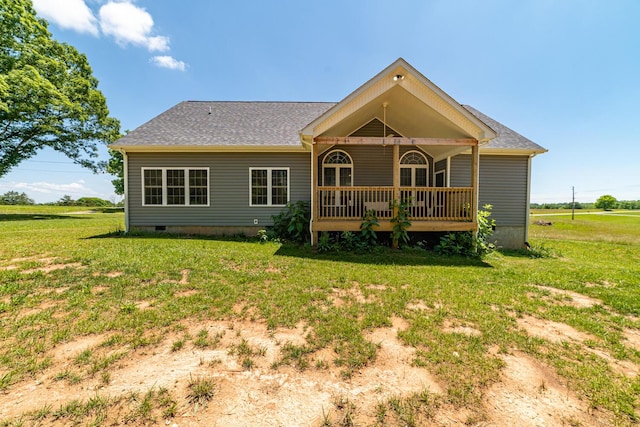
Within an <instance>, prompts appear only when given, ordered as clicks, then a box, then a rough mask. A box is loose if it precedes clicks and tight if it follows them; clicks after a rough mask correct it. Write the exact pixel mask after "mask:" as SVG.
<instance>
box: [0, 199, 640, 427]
mask: <svg viewBox="0 0 640 427" xmlns="http://www.w3.org/2000/svg"><path fill="white" fill-rule="evenodd" d="M34 209H41V210H37V211H34ZM79 210H84V209H78V208H74V209H71V212H74V211H79ZM69 211H70V210H69V209H68V208H66V209H65V208H59V209H56V208H46V209H42V208H13V207H2V206H0V324H1V325H2V328H1V330H0V393H2V392H3V391H4V392H7V393H10V392H11V389H12V387H15V386H16V385H17V384H20V383H21V382H23V381H26V380H29V379H30V378H35V377H36V376H37V375H38V373H40V372H43V371H44V370H46V369H47V368H48V367H49V366H51V365H52V363H53V361H52V358H51V356H50V350H51V349H52V348H53V347H55V346H56V345H59V344H60V343H64V342H68V341H72V340H74V339H75V338H77V337H81V336H88V335H92V334H102V333H105V332H108V333H109V334H110V337H111V338H110V340H109V341H108V342H105V343H103V346H105V347H106V348H108V349H110V350H112V351H111V352H110V353H105V354H110V356H109V357H107V356H104V355H100V356H99V355H98V354H87V355H85V356H84V358H81V357H80V356H81V355H79V356H78V357H79V359H80V360H78V361H77V368H75V369H74V370H73V371H69V372H61V373H60V375H61V378H67V379H68V380H69V378H75V379H76V380H77V381H81V380H82V378H84V377H87V376H94V375H101V376H102V377H103V378H104V379H105V381H106V382H108V379H109V373H110V372H111V370H112V369H114V368H113V366H114V364H115V363H116V362H117V360H118V359H119V358H122V357H126V356H127V355H128V354H133V353H134V352H136V351H139V349H145V348H149V349H151V348H153V347H154V346H156V345H157V344H158V343H159V342H160V341H161V340H162V339H163V336H165V335H166V334H167V332H169V331H176V325H177V324H178V322H179V321H181V320H183V319H195V320H198V319H200V320H204V319H228V318H234V317H237V318H247V319H263V320H265V321H266V323H267V325H268V326H269V327H271V328H275V327H279V326H288V327H294V326H295V325H297V324H299V323H300V322H302V323H303V324H304V325H306V327H307V328H308V331H309V332H308V336H307V344H306V345H304V346H299V347H295V346H291V347H287V348H286V351H283V354H282V359H281V364H282V365H291V366H296V367H298V368H299V369H316V367H314V366H313V364H312V360H313V359H312V355H313V354H314V352H317V351H319V350H320V349H324V348H328V349H331V350H333V351H334V352H335V359H333V361H332V362H331V365H330V366H329V367H328V368H329V369H334V370H336V372H339V373H340V376H341V377H343V378H350V377H351V376H353V375H355V374H356V373H357V372H358V370H359V369H361V368H362V367H364V366H367V365H368V364H370V363H373V361H375V358H376V353H377V350H378V347H377V345H376V343H373V342H370V341H368V340H367V339H366V338H365V335H366V333H367V331H371V330H372V329H374V328H378V327H384V326H390V325H391V319H392V318H393V317H400V318H402V319H404V320H406V322H407V324H408V325H409V326H408V327H407V328H406V329H404V330H403V331H401V332H400V334H399V336H400V338H401V339H402V340H403V342H405V343H406V344H409V345H411V346H414V347H415V348H416V349H417V351H416V357H415V361H414V363H415V364H416V365H418V366H424V367H426V368H427V369H428V370H429V371H430V372H432V373H434V374H435V376H436V378H437V379H438V381H439V382H440V383H441V384H443V389H444V393H443V394H442V396H439V397H437V398H433V399H419V398H415V397H414V398H412V400H407V401H406V402H405V403H407V402H410V403H411V405H408V403H407V404H406V405H405V406H403V407H404V408H405V410H406V408H407V407H410V408H411V410H412V411H414V412H415V414H414V416H415V417H418V419H419V417H420V416H422V417H426V416H427V415H425V414H428V413H430V410H433V408H434V407H437V406H442V405H450V406H453V407H455V408H464V409H465V410H466V411H469V413H470V415H469V420H470V421H469V422H471V421H473V420H475V421H482V420H483V408H482V402H483V399H484V397H485V393H486V391H487V389H488V387H490V385H491V384H493V383H495V382H497V381H499V379H500V370H501V368H502V367H503V365H504V363H503V361H502V359H501V358H500V355H502V354H507V353H511V352H514V351H518V352H524V353H526V354H528V355H530V356H531V357H533V358H535V359H538V360H540V361H541V362H543V363H545V364H547V365H549V366H551V367H553V369H554V370H555V371H556V372H557V373H558V374H559V375H561V376H562V377H563V378H565V380H566V383H567V384H568V387H569V388H570V389H571V390H573V391H574V392H575V393H576V394H577V395H578V396H580V397H581V398H582V399H584V400H586V401H588V402H589V404H590V405H591V407H593V408H598V409H601V410H603V411H607V412H608V413H611V414H612V415H611V416H612V423H618V424H621V425H631V424H633V423H635V422H640V409H639V405H640V402H639V401H638V396H640V379H638V376H636V377H635V378H630V377H626V376H624V375H621V374H619V373H617V372H614V371H613V370H612V369H611V367H610V365H609V364H607V363H606V362H604V361H603V359H602V358H600V357H597V356H595V355H593V354H592V353H586V352H585V348H584V346H582V345H577V344H575V343H568V342H563V343H556V342H553V341H550V340H545V339H541V338H535V337H531V336H529V335H528V334H527V333H526V332H525V331H524V330H523V329H522V328H520V327H519V326H518V323H517V322H518V319H522V318H525V317H530V316H532V317H535V318H538V319H543V320H549V321H554V322H561V323H564V324H566V325H569V326H571V327H573V328H575V329H576V330H578V331H581V332H584V333H588V334H590V335H592V336H594V337H595V338H594V339H592V340H589V342H588V343H587V346H588V347H589V348H591V349H595V350H598V351H601V352H604V353H606V354H609V355H611V356H612V357H613V358H615V359H616V360H619V361H625V362H628V363H631V364H634V365H635V366H638V365H640V351H638V350H637V349H634V348H633V347H631V346H629V345H627V343H626V342H625V340H624V337H623V331H624V330H634V331H638V330H640V320H639V319H638V318H639V317H640V217H637V216H636V217H635V218H634V217H630V216H621V215H611V214H608V215H598V214H589V215H581V216H577V217H576V219H575V220H574V221H571V217H570V215H569V216H568V217H566V216H548V217H538V216H536V217H533V218H532V223H533V222H535V221H536V220H538V219H544V220H545V221H551V222H552V223H553V225H551V226H539V225H533V224H532V226H531V229H530V243H531V244H532V245H533V247H534V249H535V250H536V251H539V252H544V253H549V254H551V255H552V256H549V257H543V258H531V257H529V256H528V255H527V254H523V253H517V252H499V253H494V254H492V255H490V256H489V257H488V258H486V259H484V260H483V261H478V260H471V259H464V258H446V257H441V256H438V255H435V254H433V253H429V252H424V251H422V250H417V249H416V250H404V251H392V250H387V249H384V250H380V251H373V252H372V253H367V254H350V253H340V254H317V253H315V252H314V251H313V250H311V249H310V248H299V247H293V246H288V245H280V244H275V243H265V244H261V243H258V242H256V241H251V240H247V239H244V240H242V239H212V238H203V237H175V236H165V235H139V236H123V235H121V231H122V229H123V227H124V225H123V215H122V214H121V213H95V214H77V213H75V214H74V213H71V214H70V213H69ZM45 266H54V267H55V268H54V269H52V270H51V271H44V270H42V268H43V267H45ZM185 270H188V274H189V280H188V283H185V282H184V281H181V278H182V277H183V276H182V275H183V272H184V271H185ZM541 286H544V287H551V288H557V289H562V290H568V291H573V292H577V293H580V294H582V295H585V296H589V297H592V298H596V299H598V300H599V301H601V302H602V304H597V305H595V306H592V307H576V306H573V305H571V304H564V303H563V300H562V298H560V297H557V296H555V294H552V293H550V292H549V291H548V290H546V289H544V288H541ZM97 290H99V291H97ZM336 290H344V291H345V292H344V293H343V294H342V298H343V300H344V301H345V303H344V304H334V303H332V295H335V292H336ZM185 291H193V292H191V293H190V294H189V295H188V296H186V297H184V298H179V299H178V298H175V295H176V293H178V292H185ZM354 291H357V294H361V295H362V296H363V297H364V299H363V300H364V302H363V301H360V300H358V299H357V298H356V296H355V295H356V292H354ZM142 301H144V302H146V303H148V306H149V308H148V309H145V310H141V309H140V308H139V303H140V302H142ZM418 303H419V304H423V305H424V307H425V310H415V309H412V308H411V307H413V306H415V305H416V304H418ZM238 307H241V309H238ZM445 324H453V325H466V326H469V327H472V328H473V329H475V330H477V331H479V333H478V334H477V335H476V334H474V335H464V334H459V333H451V332H447V331H446V330H445V329H444V328H443V325H445ZM204 338H206V337H204ZM187 339H188V338H187ZM192 339H194V340H196V338H195V337H192ZM194 342H195V341H194ZM183 345H184V343H180V342H176V343H174V346H175V347H176V350H179V349H180V348H181V347H182V346H183ZM491 349H498V351H497V353H496V352H494V351H490V350H491ZM247 354H248V355H249V356H247V358H245V360H249V362H250V357H252V355H254V353H252V352H251V351H249V350H247ZM114 355H116V356H114ZM249 362H247V364H246V368H247V369H250V367H251V366H250V363H249ZM243 366H245V365H244V364H243ZM325 368H326V367H325ZM273 369H278V368H277V366H274V367H273ZM74 376H75V377H74ZM159 395H160V393H158V396H159ZM159 399H160V398H159V397H157V398H156V400H155V401H154V402H156V403H155V404H156V406H158V407H161V406H162V403H158V402H160V400H159ZM383 404H384V405H388V411H389V414H388V415H386V416H387V417H391V416H392V415H391V413H392V412H393V413H395V414H396V415H395V416H396V417H399V418H398V419H405V418H406V417H405V418H402V416H401V415H400V412H401V411H400V410H399V409H397V408H398V407H399V406H398V404H397V402H396V403H395V404H394V402H387V403H384V402H383V403H381V405H383ZM401 406H402V405H401ZM394 408H395V409H394ZM54 409H57V408H49V410H48V411H45V410H43V411H42V413H41V414H39V416H40V417H41V418H42V419H63V420H64V419H71V420H78V419H80V420H81V421H80V424H85V423H86V420H84V421H82V420H83V418H73V417H72V416H71V415H68V414H66V413H60V411H58V412H57V413H54ZM394 411H395V412H394ZM86 412H87V413H89V412H91V411H90V409H86ZM380 412H381V413H382V409H380ZM94 415H95V414H94ZM383 415H384V414H383ZM383 415H380V416H379V418H381V421H380V425H383V424H385V422H384V416H383ZM405 415H406V414H405ZM25 416H26V415H25ZM28 416H30V417H32V418H35V417H36V415H34V414H28ZM74 416H76V417H77V416H78V414H75V415H74ZM55 417H58V418H55ZM65 417H67V418H65ZM25 419H28V418H25ZM391 419H392V418H387V422H388V423H391V421H390V420H391ZM16 423H17V421H14V420H6V421H4V424H3V422H2V420H0V425H7V426H9V425H14V424H16ZM105 423H106V421H105ZM16 425H21V424H16ZM105 425H108V424H105ZM339 425H343V424H339ZM399 425H411V423H408V422H407V423H405V424H399Z"/></svg>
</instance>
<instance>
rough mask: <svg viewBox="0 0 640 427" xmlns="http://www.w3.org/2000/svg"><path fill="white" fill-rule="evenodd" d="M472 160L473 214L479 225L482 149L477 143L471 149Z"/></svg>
mask: <svg viewBox="0 0 640 427" xmlns="http://www.w3.org/2000/svg"><path fill="white" fill-rule="evenodd" d="M471 159H472V160H471V186H472V187H473V196H472V201H471V205H472V206H471V212H472V215H473V217H472V218H473V222H475V223H477V222H478V204H479V203H480V191H479V189H480V149H479V145H478V142H477V141H476V144H475V145H474V146H473V147H471ZM476 233H477V230H476Z"/></svg>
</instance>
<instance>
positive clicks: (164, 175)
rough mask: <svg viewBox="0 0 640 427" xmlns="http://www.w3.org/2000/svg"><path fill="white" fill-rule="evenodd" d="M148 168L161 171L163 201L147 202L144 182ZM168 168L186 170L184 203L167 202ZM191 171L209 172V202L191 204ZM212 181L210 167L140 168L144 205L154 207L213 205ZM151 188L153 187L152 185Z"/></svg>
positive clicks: (201, 206)
mask: <svg viewBox="0 0 640 427" xmlns="http://www.w3.org/2000/svg"><path fill="white" fill-rule="evenodd" d="M148 170H154V171H161V175H162V177H161V180H162V183H161V188H162V203H161V204H159V203H147V202H146V191H145V189H146V187H145V182H144V173H145V171H148ZM168 170H181V171H184V203H183V204H168V203H167V199H168V198H167V188H168V186H167V171H168ZM191 171H206V172H207V187H206V188H207V191H206V196H207V203H203V204H190V203H189V202H190V199H191V197H190V195H191V191H190V183H189V181H190V180H189V178H190V177H189V173H190V172H191ZM210 181H211V174H210V171H209V168H208V167H160V168H154V167H141V168H140V184H141V186H142V206H153V207H164V206H169V207H200V208H203V207H208V206H210V205H211V196H210V184H209V183H210ZM150 188H151V187H150ZM194 188H203V187H202V186H195V187H194Z"/></svg>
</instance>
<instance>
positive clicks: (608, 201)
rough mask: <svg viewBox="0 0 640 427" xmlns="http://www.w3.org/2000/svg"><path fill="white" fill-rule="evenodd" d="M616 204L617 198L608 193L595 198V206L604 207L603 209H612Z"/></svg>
mask: <svg viewBox="0 0 640 427" xmlns="http://www.w3.org/2000/svg"><path fill="white" fill-rule="evenodd" d="M617 205H618V200H616V198H615V197H613V196H612V195H610V194H605V195H604V196H600V197H598V200H596V204H595V206H596V208H597V209H604V210H605V211H607V210H611V209H614V208H615V207H616V206H617Z"/></svg>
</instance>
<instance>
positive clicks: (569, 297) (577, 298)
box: [536, 286, 602, 308]
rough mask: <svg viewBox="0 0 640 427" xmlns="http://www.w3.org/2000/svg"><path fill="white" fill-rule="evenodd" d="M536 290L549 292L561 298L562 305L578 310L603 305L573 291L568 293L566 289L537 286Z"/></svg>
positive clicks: (596, 300)
mask: <svg viewBox="0 0 640 427" xmlns="http://www.w3.org/2000/svg"><path fill="white" fill-rule="evenodd" d="M536 288H538V289H540V290H543V291H546V292H549V293H551V294H552V295H556V296H560V297H561V298H562V303H564V304H565V305H569V306H572V307H576V308H591V307H594V306H596V305H602V301H600V300H598V299H596V298H591V297H589V296H586V295H582V294H579V293H577V292H573V291H567V290H565V289H558V288H551V287H548V286H536Z"/></svg>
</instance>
